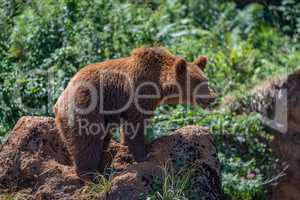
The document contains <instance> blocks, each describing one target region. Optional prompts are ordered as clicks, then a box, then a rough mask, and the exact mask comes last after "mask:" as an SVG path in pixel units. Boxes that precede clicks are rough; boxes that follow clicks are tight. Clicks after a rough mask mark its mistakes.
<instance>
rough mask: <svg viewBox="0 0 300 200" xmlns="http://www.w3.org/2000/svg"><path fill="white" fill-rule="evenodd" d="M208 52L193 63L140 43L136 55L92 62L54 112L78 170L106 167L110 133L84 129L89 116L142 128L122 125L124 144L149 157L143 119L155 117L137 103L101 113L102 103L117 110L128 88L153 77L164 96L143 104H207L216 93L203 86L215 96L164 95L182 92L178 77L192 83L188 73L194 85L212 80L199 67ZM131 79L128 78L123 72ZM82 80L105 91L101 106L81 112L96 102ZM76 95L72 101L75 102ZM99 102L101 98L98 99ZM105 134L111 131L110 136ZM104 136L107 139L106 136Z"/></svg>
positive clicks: (138, 157)
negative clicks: (104, 156)
mask: <svg viewBox="0 0 300 200" xmlns="http://www.w3.org/2000/svg"><path fill="white" fill-rule="evenodd" d="M206 61H207V58H206V57H199V58H198V59H197V60H196V61H195V62H194V63H188V62H186V61H185V60H184V59H182V58H180V57H177V56H174V55H172V54H171V53H170V52H168V51H167V50H166V49H164V48H162V47H156V48H138V49H135V50H133V52H132V55H131V56H129V57H126V58H120V59H114V60H108V61H104V62H101V63H96V64H91V65H88V66H86V67H84V68H83V69H81V70H80V71H79V72H78V73H77V74H76V75H75V76H74V77H73V78H72V79H71V81H70V82H69V84H68V86H67V88H66V89H65V90H64V92H63V93H62V94H61V96H60V97H59V99H58V101H57V103H56V105H55V106H54V112H55V116H56V124H57V127H58V128H59V130H60V132H61V134H62V136H63V138H64V139H65V141H66V143H67V146H68V149H69V151H70V153H71V155H72V158H73V161H74V165H75V167H76V170H77V173H78V174H79V175H85V173H91V172H92V173H93V172H95V171H96V170H97V169H99V168H101V167H102V168H103V166H102V163H101V162H102V159H101V158H102V153H103V152H104V151H105V150H106V149H107V147H108V145H109V141H110V137H111V136H110V135H111V134H106V133H103V132H100V134H97V135H92V134H90V133H85V134H81V135H80V134H79V121H80V120H82V119H87V120H88V122H89V123H94V124H103V125H104V127H107V126H108V125H109V124H110V123H116V124H120V125H121V127H122V125H123V123H124V122H127V123H131V124H133V125H136V126H137V127H138V129H137V134H136V136H135V137H134V138H133V139H132V138H130V137H131V136H132V130H128V129H126V130H125V129H124V128H123V127H122V129H121V133H122V143H123V144H127V145H128V146H129V150H130V152H131V153H132V154H133V156H134V158H135V160H136V161H143V160H145V159H146V150H145V144H144V130H145V127H144V120H145V119H148V118H149V117H151V116H152V114H151V113H150V114H148V113H147V114H145V113H142V112H140V111H139V109H138V108H137V107H136V105H135V104H134V103H131V104H130V105H129V107H128V108H127V109H125V110H123V111H122V112H119V113H117V114H103V113H99V108H100V104H101V103H102V105H103V108H104V109H106V110H107V109H109V110H116V109H119V108H121V107H122V106H124V105H125V104H126V102H127V101H128V100H129V91H130V89H132V90H133V91H135V90H136V88H137V87H138V86H139V85H140V84H143V83H145V82H151V83H154V84H156V85H157V86H158V88H159V91H160V93H161V97H160V98H156V99H153V98H149V99H147V98H146V99H145V98H144V99H141V100H139V101H138V103H139V105H140V106H141V107H142V108H143V109H145V110H147V111H154V109H155V108H156V107H157V106H158V105H159V104H162V103H168V104H169V103H202V104H203V105H206V104H207V103H209V102H210V101H211V100H212V99H213V98H214V94H213V92H212V91H211V90H210V89H209V88H208V86H207V87H204V88H202V89H201V91H200V93H202V94H207V95H209V96H211V97H212V98H211V99H206V100H205V99H204V100H203V99H202V100H200V101H198V99H196V100H195V101H194V99H193V98H191V96H189V95H182V96H181V97H182V99H180V98H179V97H173V98H169V99H167V100H166V99H164V98H165V97H167V96H169V95H176V94H179V91H178V88H176V87H175V86H174V84H175V83H176V82H177V83H179V84H180V86H181V87H182V88H183V90H184V91H185V88H186V86H187V82H186V76H187V75H188V77H190V78H191V82H190V85H189V86H190V87H191V88H193V87H195V86H196V85H197V84H199V83H202V82H205V81H207V78H206V77H205V76H204V74H203V72H202V71H201V70H200V69H203V68H204V65H205V63H206ZM121 74H124V75H125V76H127V77H128V78H129V80H128V79H126V78H124V76H123V75H121ZM81 82H87V83H89V84H91V85H92V86H93V87H95V88H96V89H97V90H100V91H101V92H102V94H103V96H101V97H103V99H102V100H101V98H100V95H99V94H98V93H97V95H99V96H97V106H96V107H95V108H94V109H93V110H92V111H91V112H89V113H87V114H85V113H84V114H82V113H81V114H80V113H78V112H77V110H76V109H75V106H76V108H78V107H79V108H86V107H87V106H88V105H90V104H89V103H90V102H91V94H90V92H89V90H87V89H86V88H85V87H78V88H76V87H77V86H78V84H80V83H81ZM98 92H99V91H98ZM139 94H147V95H151V94H155V90H154V89H153V88H152V87H147V86H145V87H143V89H142V90H140V92H139ZM71 98H74V100H73V101H70V99H71ZM98 101H101V103H99V102H98ZM112 131H115V130H113V129H112V130H110V132H112ZM105 135H106V136H105ZM103 136H105V138H104V139H103V138H102V137H103Z"/></svg>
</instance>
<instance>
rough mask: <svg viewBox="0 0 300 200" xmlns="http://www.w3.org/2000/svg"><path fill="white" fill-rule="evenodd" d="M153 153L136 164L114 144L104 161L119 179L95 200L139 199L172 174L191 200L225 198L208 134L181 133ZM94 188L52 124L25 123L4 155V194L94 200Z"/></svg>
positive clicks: (41, 120)
mask: <svg viewBox="0 0 300 200" xmlns="http://www.w3.org/2000/svg"><path fill="white" fill-rule="evenodd" d="M148 151H149V152H150V153H149V159H148V160H147V161H145V162H142V163H136V162H134V160H133V158H132V156H131V155H130V154H129V153H128V148H127V147H126V146H122V145H121V144H118V143H116V142H112V143H111V145H110V148H109V150H108V151H107V152H106V154H105V160H106V163H107V164H106V165H107V169H110V170H112V171H114V172H115V173H114V175H113V177H112V179H111V182H110V187H109V188H108V190H107V191H106V192H105V193H103V194H98V195H96V197H93V199H113V200H116V199H121V200H123V199H124V200H126V199H130V200H131V199H133V200H134V199H139V198H141V197H145V196H147V195H148V194H151V193H153V192H155V191H156V190H157V187H158V186H159V185H157V184H161V181H163V180H164V178H165V177H166V175H169V174H173V175H174V177H176V178H177V179H178V180H184V179H187V178H188V179H187V180H188V181H189V185H187V186H188V188H187V193H186V195H188V197H189V199H200V198H205V199H219V198H220V195H221V174H220V166H219V161H218V158H217V153H216V148H215V145H214V142H213V139H212V137H211V136H210V134H209V133H208V131H207V130H206V129H204V128H201V127H198V126H188V127H185V128H181V129H178V130H177V131H175V132H174V133H172V135H169V136H164V137H161V138H159V139H157V140H155V141H153V142H152V143H151V144H150V145H149V146H148ZM182 169H185V170H186V171H183V170H182ZM182 171H183V172H182ZM91 184H93V183H91V182H85V181H82V180H81V179H80V178H79V177H78V176H77V175H76V173H75V170H74V168H73V166H72V164H71V161H70V156H69V153H68V151H67V149H66V147H65V145H64V143H63V142H62V140H61V139H60V136H59V133H58V130H57V129H56V127H55V123H54V119H53V118H50V117H22V118H21V119H20V120H19V121H18V123H17V124H16V126H15V128H14V129H13V130H12V132H11V135H10V137H9V139H8V141H7V142H6V143H5V144H4V145H3V149H2V150H1V151H0V185H1V187H0V194H1V193H15V194H16V193H18V194H22V195H26V198H27V199H43V200H44V199H51V200H52V199H66V200H67V199H92V198H91V197H90V196H89V197H87V196H86V194H84V192H83V191H85V189H86V188H88V187H89V186H90V185H91ZM95 184H96V183H95ZM159 187H160V188H161V186H159ZM94 192H95V191H94ZM89 195H90V194H89Z"/></svg>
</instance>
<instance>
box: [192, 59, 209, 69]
mask: <svg viewBox="0 0 300 200" xmlns="http://www.w3.org/2000/svg"><path fill="white" fill-rule="evenodd" d="M207 61H208V57H207V56H199V57H198V58H197V59H196V60H195V61H194V62H193V63H194V64H195V65H197V66H198V67H199V68H200V69H201V70H204V69H205V66H206V63H207Z"/></svg>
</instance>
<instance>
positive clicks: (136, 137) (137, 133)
mask: <svg viewBox="0 0 300 200" xmlns="http://www.w3.org/2000/svg"><path fill="white" fill-rule="evenodd" d="M145 128H146V126H145V125H144V123H143V122H142V121H141V122H132V121H131V122H130V121H127V122H125V123H123V124H122V127H121V144H123V145H126V146H128V149H129V152H130V153H131V154H132V155H133V157H134V159H135V161H137V162H143V161H145V160H146V159H147V152H146V145H145V137H144V132H145Z"/></svg>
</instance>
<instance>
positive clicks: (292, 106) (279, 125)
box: [222, 70, 300, 200]
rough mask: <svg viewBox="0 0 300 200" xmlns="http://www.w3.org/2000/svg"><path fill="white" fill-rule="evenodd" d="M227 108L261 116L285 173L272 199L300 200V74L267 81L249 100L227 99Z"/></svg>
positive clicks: (297, 72)
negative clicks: (270, 134) (272, 135)
mask: <svg viewBox="0 0 300 200" xmlns="http://www.w3.org/2000/svg"><path fill="white" fill-rule="evenodd" d="M225 105H226V106H229V108H230V109H231V110H232V111H234V112H236V113H238V114H240V113H249V112H257V113H260V114H261V119H262V122H263V124H264V125H265V126H266V128H267V129H268V131H269V132H271V133H274V139H273V141H272V142H271V148H272V150H273V151H274V153H275V155H276V156H277V157H278V158H279V161H280V162H279V163H280V165H279V166H278V171H279V172H281V171H283V170H284V169H286V170H284V173H285V175H284V176H283V177H281V178H280V179H278V180H276V181H275V183H276V182H277V183H276V184H274V183H272V185H270V187H269V189H270V193H271V197H270V199H274V200H275V199H276V200H277V199H300V70H297V71H295V72H294V73H292V74H290V75H288V76H279V77H275V78H272V79H270V80H267V81H264V82H263V83H261V84H258V85H257V86H256V87H254V88H253V89H252V90H251V92H250V93H249V95H247V96H246V97H242V98H233V97H228V98H227V99H226V100H225V101H224V103H223V106H225ZM223 106H222V107H223ZM275 175H276V174H275Z"/></svg>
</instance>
